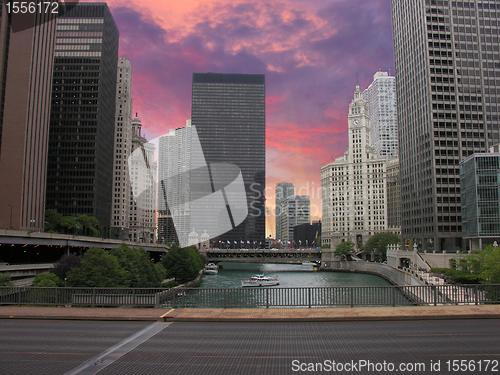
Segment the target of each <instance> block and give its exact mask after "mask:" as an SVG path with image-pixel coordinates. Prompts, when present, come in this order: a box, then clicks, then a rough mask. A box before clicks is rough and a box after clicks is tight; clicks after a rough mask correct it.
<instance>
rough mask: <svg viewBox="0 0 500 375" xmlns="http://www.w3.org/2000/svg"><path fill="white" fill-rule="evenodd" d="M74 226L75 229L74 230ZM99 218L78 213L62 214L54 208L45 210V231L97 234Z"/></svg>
mask: <svg viewBox="0 0 500 375" xmlns="http://www.w3.org/2000/svg"><path fill="white" fill-rule="evenodd" d="M75 228H76V229H77V230H75ZM98 228H99V220H97V219H96V218H95V217H93V216H89V215H85V214H78V215H77V217H76V218H75V216H74V215H70V216H63V215H62V214H60V213H58V212H57V211H56V210H53V209H49V210H46V211H45V231H46V232H49V233H65V234H74V233H75V232H78V234H80V235H86V236H99V229H98Z"/></svg>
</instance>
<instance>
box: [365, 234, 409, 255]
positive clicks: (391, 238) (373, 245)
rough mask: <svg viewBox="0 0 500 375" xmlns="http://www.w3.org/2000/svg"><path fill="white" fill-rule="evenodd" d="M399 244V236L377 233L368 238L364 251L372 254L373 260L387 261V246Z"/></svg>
mask: <svg viewBox="0 0 500 375" xmlns="http://www.w3.org/2000/svg"><path fill="white" fill-rule="evenodd" d="M400 242H401V238H400V237H399V235H397V234H395V233H377V234H374V235H373V236H371V237H370V239H369V240H368V241H367V242H366V244H365V246H364V251H365V252H366V253H368V254H370V253H373V255H374V257H375V259H379V260H380V261H385V260H387V246H388V245H397V244H399V243H400Z"/></svg>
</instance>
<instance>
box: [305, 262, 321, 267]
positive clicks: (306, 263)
mask: <svg viewBox="0 0 500 375" xmlns="http://www.w3.org/2000/svg"><path fill="white" fill-rule="evenodd" d="M302 265H303V266H313V267H318V263H315V262H302Z"/></svg>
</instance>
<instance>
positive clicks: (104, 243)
mask: <svg viewBox="0 0 500 375" xmlns="http://www.w3.org/2000/svg"><path fill="white" fill-rule="evenodd" d="M122 243H125V244H126V245H127V246H129V247H132V248H139V247H141V248H143V249H144V250H146V251H149V252H159V253H165V252H167V251H168V247H167V245H162V244H151V243H138V242H131V241H124V240H118V239H108V238H100V237H85V236H72V235H68V234H54V233H38V232H29V231H17V230H5V229H0V245H11V246H16V245H18V246H57V247H66V248H72V247H77V248H89V247H100V248H103V249H108V250H109V249H113V248H115V247H118V246H120V245H121V244H122Z"/></svg>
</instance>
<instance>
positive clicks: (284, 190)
mask: <svg viewBox="0 0 500 375" xmlns="http://www.w3.org/2000/svg"><path fill="white" fill-rule="evenodd" d="M294 194H295V189H294V187H293V184H292V183H290V182H280V183H279V184H276V190H275V195H274V196H275V201H276V202H275V207H274V209H275V211H276V239H277V240H281V239H282V238H281V203H282V202H283V201H284V200H285V199H286V198H288V197H289V196H290V195H294Z"/></svg>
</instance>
